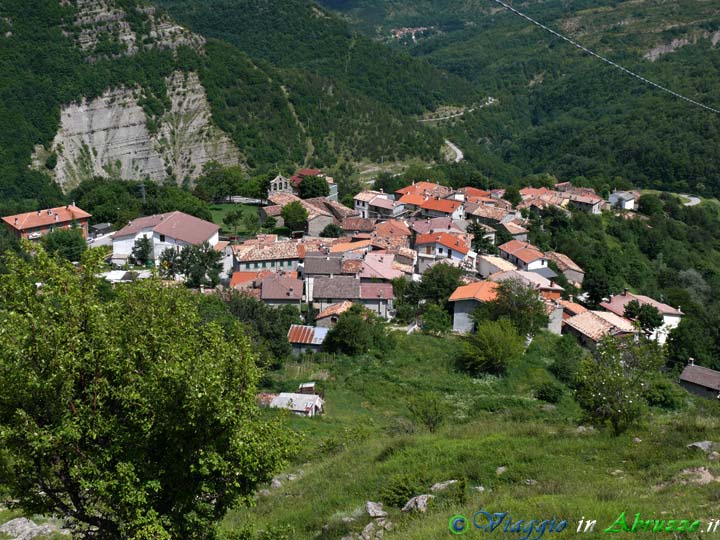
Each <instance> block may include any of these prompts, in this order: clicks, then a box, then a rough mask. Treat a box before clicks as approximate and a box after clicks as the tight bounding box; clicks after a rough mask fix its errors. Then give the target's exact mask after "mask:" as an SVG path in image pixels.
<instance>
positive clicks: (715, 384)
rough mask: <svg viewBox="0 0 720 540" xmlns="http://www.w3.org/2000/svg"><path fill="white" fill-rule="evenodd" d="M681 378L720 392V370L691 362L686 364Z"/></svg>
mask: <svg viewBox="0 0 720 540" xmlns="http://www.w3.org/2000/svg"><path fill="white" fill-rule="evenodd" d="M680 380H681V381H684V382H689V383H692V384H696V385H698V386H703V387H705V388H709V389H711V390H717V391H718V392H720V371H715V370H713V369H708V368H705V367H702V366H696V365H692V364H691V365H689V366H685V369H684V370H683V372H682V374H681V375H680Z"/></svg>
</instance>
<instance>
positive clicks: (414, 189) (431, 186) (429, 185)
mask: <svg viewBox="0 0 720 540" xmlns="http://www.w3.org/2000/svg"><path fill="white" fill-rule="evenodd" d="M446 190H447V191H449V188H446V187H445V186H441V185H440V184H435V183H433V182H415V183H414V184H412V185H410V186H405V187H404V188H400V189H398V190H397V191H396V192H395V193H399V194H401V195H406V194H408V193H425V192H433V191H446Z"/></svg>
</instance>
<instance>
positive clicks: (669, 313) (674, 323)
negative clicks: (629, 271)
mask: <svg viewBox="0 0 720 540" xmlns="http://www.w3.org/2000/svg"><path fill="white" fill-rule="evenodd" d="M632 301H636V302H638V303H639V304H640V305H649V306H652V307H654V308H655V309H657V310H658V312H659V313H660V315H662V318H663V323H662V325H661V326H660V328H657V329H655V330H654V331H653V332H652V334H650V339H653V340H655V341H657V342H658V343H659V344H660V345H664V344H665V342H666V341H667V339H668V337H669V335H670V332H672V330H673V329H675V328H677V327H678V326H679V325H680V321H682V318H683V317H684V316H685V314H684V313H683V312H682V311H681V310H680V309H679V308H677V309H676V308H674V307H672V306H669V305H667V304H665V303H663V302H658V301H657V300H654V299H652V298H650V297H649V296H645V295H642V294H633V293H631V292H630V291H628V290H627V289H626V290H625V291H624V292H623V293H622V294H616V295H611V296H610V298H609V300H608V301H607V302H602V303H601V304H600V306H601V307H603V308H604V309H607V310H608V311H610V312H612V313H615V314H616V315H618V316H620V317H624V316H625V308H626V307H627V305H628V304H629V303H630V302H632Z"/></svg>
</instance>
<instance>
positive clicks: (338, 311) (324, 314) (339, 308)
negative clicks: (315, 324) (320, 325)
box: [315, 300, 353, 321]
mask: <svg viewBox="0 0 720 540" xmlns="http://www.w3.org/2000/svg"><path fill="white" fill-rule="evenodd" d="M351 307H353V303H352V302H350V301H349V300H345V301H344V302H340V303H339V304H332V305H331V306H328V307H327V308H325V309H324V310H322V311H321V312H320V313H318V315H317V317H315V320H318V321H319V320H320V319H326V318H328V317H331V316H333V315H342V314H343V313H345V312H346V311H347V310H349V309H350V308H351Z"/></svg>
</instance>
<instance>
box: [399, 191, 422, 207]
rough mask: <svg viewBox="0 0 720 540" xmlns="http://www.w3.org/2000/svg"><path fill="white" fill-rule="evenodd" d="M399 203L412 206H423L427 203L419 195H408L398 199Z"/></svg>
mask: <svg viewBox="0 0 720 540" xmlns="http://www.w3.org/2000/svg"><path fill="white" fill-rule="evenodd" d="M398 202H400V203H403V204H410V205H412V206H422V204H423V203H424V202H425V197H423V196H422V195H420V194H419V193H406V194H405V195H403V196H402V197H400V199H398Z"/></svg>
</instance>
